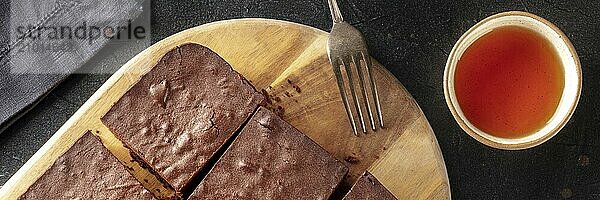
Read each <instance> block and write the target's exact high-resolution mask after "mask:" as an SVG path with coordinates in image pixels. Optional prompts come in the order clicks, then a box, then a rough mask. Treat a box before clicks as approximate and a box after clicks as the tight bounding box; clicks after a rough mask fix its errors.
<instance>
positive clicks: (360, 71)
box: [355, 52, 376, 130]
mask: <svg viewBox="0 0 600 200" xmlns="http://www.w3.org/2000/svg"><path fill="white" fill-rule="evenodd" d="M361 54H362V52H361ZM357 55H358V54H357ZM358 56H360V55H358ZM362 60H363V61H364V63H365V64H364V65H362V64H361V63H360V57H359V61H358V63H356V62H355V63H356V64H357V65H356V71H357V73H358V83H359V85H360V90H361V93H362V97H363V99H364V104H365V107H367V114H368V115H369V123H370V124H371V129H373V130H375V129H376V128H375V120H373V111H372V110H371V103H370V100H369V98H368V95H367V90H365V81H368V80H369V79H368V77H365V76H364V75H363V68H365V69H367V67H366V66H365V65H366V64H367V61H366V60H364V57H363V59H362Z"/></svg>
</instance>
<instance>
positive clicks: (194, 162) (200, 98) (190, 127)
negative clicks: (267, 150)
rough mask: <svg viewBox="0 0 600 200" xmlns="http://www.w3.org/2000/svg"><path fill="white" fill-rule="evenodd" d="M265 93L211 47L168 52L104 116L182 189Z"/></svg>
mask: <svg viewBox="0 0 600 200" xmlns="http://www.w3.org/2000/svg"><path fill="white" fill-rule="evenodd" d="M264 101H265V100H264V96H263V95H262V94H261V93H259V92H257V91H256V89H255V88H254V87H253V86H252V85H250V83H249V82H248V81H247V80H246V79H245V78H244V77H242V75H240V74H239V73H237V72H235V71H234V70H233V69H232V68H231V66H230V65H229V64H228V63H227V62H226V61H225V60H223V59H222V58H221V57H220V56H219V55H217V54H216V53H215V52H213V51H211V50H210V49H209V48H207V47H204V46H201V45H198V44H185V45H182V46H179V47H176V48H175V49H173V50H171V51H169V52H167V53H166V54H165V55H164V56H163V57H162V58H161V60H160V61H159V62H158V63H157V64H156V66H154V68H153V69H152V70H150V71H149V72H148V73H147V74H145V75H144V76H142V78H141V79H140V80H139V82H138V83H136V84H135V85H134V86H133V87H132V88H130V89H129V91H127V92H126V93H125V94H124V95H123V96H122V97H121V99H119V100H118V101H117V102H116V103H115V104H114V105H113V106H112V108H111V109H110V110H109V111H108V113H107V114H106V115H104V117H103V118H102V122H103V123H104V124H105V125H106V126H107V127H108V128H109V129H110V130H111V131H112V132H113V133H114V135H115V136H116V137H117V138H119V139H120V140H121V141H123V142H124V143H125V145H126V146H127V147H128V148H131V149H132V150H133V152H135V153H136V154H137V155H138V156H139V157H140V158H141V159H142V160H143V161H144V162H146V163H148V164H149V165H150V167H152V168H153V169H154V171H156V172H157V173H158V175H160V176H161V177H162V178H163V179H164V180H166V181H167V182H168V184H170V185H171V186H172V187H173V188H174V189H175V190H176V192H177V193H178V194H181V193H182V192H183V191H186V190H187V188H189V189H193V187H191V186H190V182H191V181H192V180H193V178H194V177H195V176H196V174H197V173H198V172H199V171H200V170H201V169H202V168H203V167H204V166H205V165H206V163H207V161H208V160H209V159H210V158H211V157H213V156H214V154H215V152H216V151H217V150H218V149H219V148H221V146H222V145H223V144H224V143H225V142H226V141H227V140H228V139H229V138H230V137H231V136H232V135H233V134H234V133H235V132H236V131H237V130H238V129H239V128H240V127H241V125H242V124H243V123H244V122H245V121H247V119H248V118H249V117H250V116H251V115H252V113H253V112H254V111H255V110H256V108H257V107H258V105H259V104H262V103H263V102H264Z"/></svg>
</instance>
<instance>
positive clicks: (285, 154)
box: [190, 107, 348, 200]
mask: <svg viewBox="0 0 600 200" xmlns="http://www.w3.org/2000/svg"><path fill="white" fill-rule="evenodd" d="M347 172H348V168H347V167H346V166H344V164H342V162H340V161H338V160H337V159H335V158H334V157H333V156H332V155H330V154H329V153H327V152H326V151H325V150H324V149H323V148H321V147H320V146H319V145H318V144H317V143H315V142H314V141H312V140H311V139H310V138H308V137H307V136H305V135H304V134H302V133H301V132H300V131H298V130H296V129H295V128H294V127H293V126H291V125H290V124H288V123H287V122H285V121H283V119H281V118H279V117H278V116H277V115H275V114H274V113H273V112H271V111H269V110H268V109H266V108H264V107H260V108H259V109H258V111H257V112H256V113H255V114H254V116H253V117H252V118H251V119H250V121H249V122H248V123H247V125H246V126H245V127H244V129H242V131H241V133H240V135H239V136H238V137H237V138H236V139H235V140H234V142H233V143H232V145H231V146H230V147H229V148H228V149H227V151H226V152H225V154H224V155H223V156H222V157H221V159H220V160H219V161H218V162H217V163H216V164H215V166H214V167H213V169H212V170H211V171H210V172H209V173H208V174H207V176H206V177H205V178H204V180H202V182H201V183H200V185H199V186H198V188H196V190H195V191H194V192H193V193H192V195H191V196H190V199H311V200H312V199H328V198H329V196H330V195H331V194H332V192H333V191H334V190H335V189H336V188H337V185H338V184H339V183H340V182H341V180H342V178H343V177H344V176H345V174H346V173H347Z"/></svg>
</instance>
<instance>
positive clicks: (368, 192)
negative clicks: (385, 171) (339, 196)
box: [344, 172, 396, 200]
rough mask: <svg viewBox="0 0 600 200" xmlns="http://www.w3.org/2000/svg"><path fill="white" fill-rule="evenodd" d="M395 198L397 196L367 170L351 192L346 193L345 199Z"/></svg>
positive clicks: (382, 199) (391, 199) (380, 199)
mask: <svg viewBox="0 0 600 200" xmlns="http://www.w3.org/2000/svg"><path fill="white" fill-rule="evenodd" d="M355 199H356V200H363V199H378V200H388V199H389V200H395V199H396V197H394V195H393V194H392V193H391V192H390V191H388V190H387V189H386V188H385V187H384V186H383V185H382V184H381V183H380V182H379V181H378V180H377V178H375V176H373V175H372V174H371V173H369V172H365V173H364V174H363V175H362V176H361V177H360V178H359V179H358V181H356V183H355V184H354V186H352V189H350V192H348V194H346V196H345V197H344V200H355Z"/></svg>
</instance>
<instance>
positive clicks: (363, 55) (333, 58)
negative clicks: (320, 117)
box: [327, 0, 383, 135]
mask: <svg viewBox="0 0 600 200" xmlns="http://www.w3.org/2000/svg"><path fill="white" fill-rule="evenodd" d="M328 3H329V9H330V10H331V18H332V19H333V27H332V28H331V33H330V34H329V39H328V41H327V56H328V57H329V62H330V63H331V66H332V68H333V73H334V74H335V78H336V79H337V85H338V87H339V90H340V95H341V96H342V102H343V103H344V107H345V108H346V113H347V114H348V119H349V120H350V124H351V125H352V130H353V131H354V135H358V130H357V127H356V122H355V120H354V115H353V111H352V108H351V107H350V102H349V100H348V99H349V97H348V95H347V92H346V89H345V88H346V87H345V83H344V82H345V80H344V78H346V79H347V84H348V85H347V86H348V88H349V90H350V94H351V95H352V99H353V104H354V109H355V110H356V112H357V115H358V121H359V123H360V125H361V128H362V131H363V133H366V132H367V128H366V126H365V120H364V117H363V112H362V107H366V109H367V110H366V111H367V114H368V117H369V122H370V124H371V129H373V130H376V125H375V120H374V118H373V109H371V103H370V100H369V98H368V96H369V95H368V92H367V91H368V90H369V89H370V92H371V94H372V97H373V100H374V101H375V106H376V112H377V116H378V119H379V125H380V126H381V127H383V116H382V114H381V105H380V103H379V94H378V93H377V84H375V80H373V76H371V74H372V70H371V66H372V62H371V57H370V56H369V52H368V51H367V44H366V42H365V38H364V37H363V35H362V33H360V31H358V30H357V29H356V28H354V27H353V26H352V25H350V24H348V23H346V22H344V18H343V17H342V14H341V13H340V9H339V8H338V5H337V2H336V0H328ZM361 61H362V62H361ZM342 68H343V69H344V71H345V74H342ZM353 71H356V75H357V76H358V77H357V78H358V85H359V87H360V91H361V94H362V102H361V103H359V101H360V100H359V98H358V96H357V95H356V91H355V88H356V85H355V84H354V81H355V80H354V77H353V76H354V73H353ZM363 71H364V72H366V75H365V74H363ZM344 75H345V76H344ZM365 83H367V84H365ZM365 85H367V87H369V89H365ZM361 104H362V105H361Z"/></svg>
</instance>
